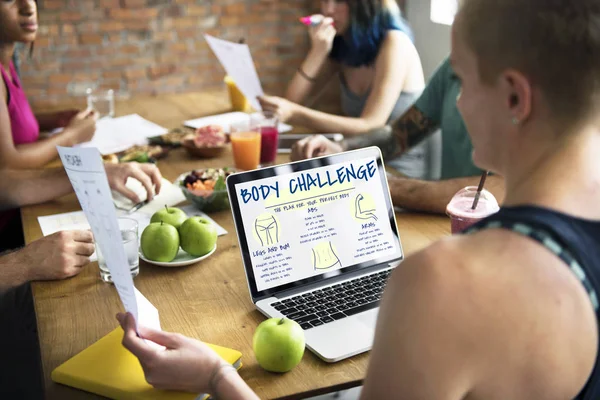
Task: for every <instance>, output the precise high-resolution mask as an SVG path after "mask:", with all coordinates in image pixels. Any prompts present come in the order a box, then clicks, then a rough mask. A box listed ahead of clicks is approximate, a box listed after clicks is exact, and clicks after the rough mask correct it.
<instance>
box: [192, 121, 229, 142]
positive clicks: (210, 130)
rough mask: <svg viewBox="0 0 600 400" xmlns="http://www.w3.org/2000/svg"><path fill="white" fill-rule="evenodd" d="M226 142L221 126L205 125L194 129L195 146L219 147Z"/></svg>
mask: <svg viewBox="0 0 600 400" xmlns="http://www.w3.org/2000/svg"><path fill="white" fill-rule="evenodd" d="M226 142H227V136H225V131H224V129H223V127H221V126H219V125H207V126H203V127H200V128H198V129H196V135H195V136H194V145H195V146H196V147H221V146H223V145H225V143H226Z"/></svg>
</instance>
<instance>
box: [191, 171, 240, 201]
mask: <svg viewBox="0 0 600 400" xmlns="http://www.w3.org/2000/svg"><path fill="white" fill-rule="evenodd" d="M234 172H235V170H234V169H232V168H208V169H201V170H196V171H192V172H190V173H189V174H188V175H187V176H186V177H185V179H184V180H183V181H182V183H181V184H182V186H184V187H185V188H186V189H188V190H189V191H190V192H191V193H192V194H194V195H196V196H203V197H207V196H210V195H211V194H212V193H213V192H214V191H224V190H227V186H226V185H225V179H226V178H227V177H228V176H229V175H231V174H233V173H234Z"/></svg>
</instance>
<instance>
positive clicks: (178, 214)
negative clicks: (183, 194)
mask: <svg viewBox="0 0 600 400" xmlns="http://www.w3.org/2000/svg"><path fill="white" fill-rule="evenodd" d="M186 219H187V215H186V214H185V212H183V210H181V209H179V208H177V207H167V206H166V205H165V209H164V210H158V211H157V212H155V213H154V215H152V218H151V219H150V222H160V221H162V222H164V223H165V224H169V225H173V226H174V227H175V228H176V229H179V228H180V227H181V224H183V222H184V221H185V220H186Z"/></svg>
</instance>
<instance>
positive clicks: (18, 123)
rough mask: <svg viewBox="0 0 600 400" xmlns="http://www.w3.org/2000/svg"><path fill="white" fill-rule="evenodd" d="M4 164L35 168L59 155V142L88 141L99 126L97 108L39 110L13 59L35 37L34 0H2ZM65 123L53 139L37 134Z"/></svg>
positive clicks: (0, 153)
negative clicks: (17, 49)
mask: <svg viewBox="0 0 600 400" xmlns="http://www.w3.org/2000/svg"><path fill="white" fill-rule="evenodd" d="M0 27H2V29H0V74H1V75H2V81H1V82H0V83H1V84H0V167H10V168H36V167H41V166H43V165H45V164H47V163H48V162H50V161H52V160H53V159H55V158H56V156H57V152H56V146H57V145H60V146H72V145H74V144H77V143H81V142H85V141H88V140H90V139H91V138H92V136H93V135H94V132H95V129H96V119H97V114H96V113H94V112H91V111H83V112H78V111H76V110H69V111H63V112H58V113H51V114H43V115H37V116H36V115H34V114H33V112H32V110H31V107H30V106H29V102H28V101H27V97H26V96H25V92H24V91H23V88H22V87H21V83H20V81H19V78H18V76H17V73H16V71H15V67H14V65H13V64H12V55H13V53H14V49H15V44H16V43H17V42H24V43H32V42H33V41H34V40H35V37H36V33H37V29H38V24H37V4H36V1H34V0H12V1H0ZM56 128H64V130H63V132H61V133H60V134H58V135H54V136H52V137H51V138H49V139H45V140H38V139H39V134H40V130H42V131H51V130H54V129H56Z"/></svg>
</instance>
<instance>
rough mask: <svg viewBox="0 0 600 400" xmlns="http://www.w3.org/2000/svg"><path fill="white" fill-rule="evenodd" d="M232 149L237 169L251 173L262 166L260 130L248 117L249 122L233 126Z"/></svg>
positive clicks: (231, 135)
mask: <svg viewBox="0 0 600 400" xmlns="http://www.w3.org/2000/svg"><path fill="white" fill-rule="evenodd" d="M230 140H231V148H232V150H233V162H234V164H235V167H236V168H237V169H241V170H244V171H249V170H252V169H257V168H258V167H259V164H260V129H259V127H258V125H256V124H255V123H254V122H253V121H251V120H250V117H249V116H248V121H243V122H238V123H234V124H231V133H230Z"/></svg>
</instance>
